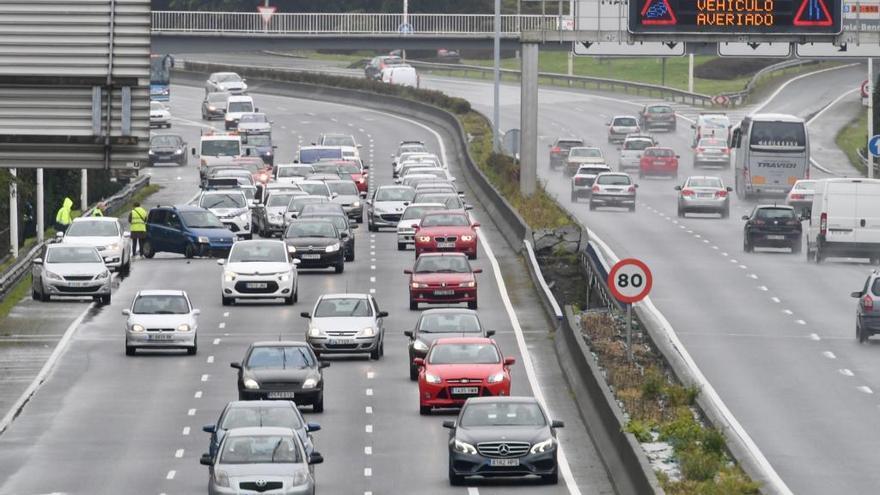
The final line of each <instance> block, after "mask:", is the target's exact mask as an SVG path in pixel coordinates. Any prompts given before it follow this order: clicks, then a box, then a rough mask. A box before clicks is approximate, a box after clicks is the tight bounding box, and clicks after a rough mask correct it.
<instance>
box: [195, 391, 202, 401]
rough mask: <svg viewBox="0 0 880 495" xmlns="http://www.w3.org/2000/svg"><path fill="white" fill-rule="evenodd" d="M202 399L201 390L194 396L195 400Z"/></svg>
mask: <svg viewBox="0 0 880 495" xmlns="http://www.w3.org/2000/svg"><path fill="white" fill-rule="evenodd" d="M201 398H202V391H201V390H199V391H197V392H196V393H195V394H193V399H201Z"/></svg>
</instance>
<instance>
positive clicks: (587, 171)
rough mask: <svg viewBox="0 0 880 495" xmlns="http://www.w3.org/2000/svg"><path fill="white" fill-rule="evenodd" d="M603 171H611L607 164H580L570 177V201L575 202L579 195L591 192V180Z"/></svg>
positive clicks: (587, 194) (586, 194) (594, 179)
mask: <svg viewBox="0 0 880 495" xmlns="http://www.w3.org/2000/svg"><path fill="white" fill-rule="evenodd" d="M603 172H611V169H610V168H609V167H608V165H602V164H590V165H581V166H580V167H579V168H578V170H577V172H575V174H574V175H573V176H572V177H571V201H572V203H577V201H578V199H579V198H580V197H581V196H589V195H590V194H591V193H592V192H593V182H595V181H596V177H598V176H599V174H601V173H603Z"/></svg>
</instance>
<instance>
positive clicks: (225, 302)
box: [221, 296, 233, 306]
mask: <svg viewBox="0 0 880 495" xmlns="http://www.w3.org/2000/svg"><path fill="white" fill-rule="evenodd" d="M221 302H222V303H223V305H224V306H232V303H233V299H232V298H231V297H226V296H221Z"/></svg>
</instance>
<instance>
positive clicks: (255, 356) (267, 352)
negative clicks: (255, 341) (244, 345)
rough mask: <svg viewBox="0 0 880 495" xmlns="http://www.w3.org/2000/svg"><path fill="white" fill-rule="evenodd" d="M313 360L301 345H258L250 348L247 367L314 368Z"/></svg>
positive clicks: (268, 368) (255, 368)
mask: <svg viewBox="0 0 880 495" xmlns="http://www.w3.org/2000/svg"><path fill="white" fill-rule="evenodd" d="M314 367H315V360H314V359H312V355H311V353H309V351H308V349H307V348H306V347H303V346H260V347H254V348H253V350H251V355H250V356H248V360H247V368H248V369H252V370H284V369H302V368H314Z"/></svg>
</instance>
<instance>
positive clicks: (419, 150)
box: [397, 144, 428, 156]
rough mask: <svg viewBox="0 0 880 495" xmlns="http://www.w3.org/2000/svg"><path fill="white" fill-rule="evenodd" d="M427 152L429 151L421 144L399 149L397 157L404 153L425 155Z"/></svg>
mask: <svg viewBox="0 0 880 495" xmlns="http://www.w3.org/2000/svg"><path fill="white" fill-rule="evenodd" d="M426 151H428V150H427V149H426V148H425V147H424V146H422V145H421V144H408V145H406V146H401V147H400V148H398V149H397V156H400V155H402V154H404V153H424V152H426Z"/></svg>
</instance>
